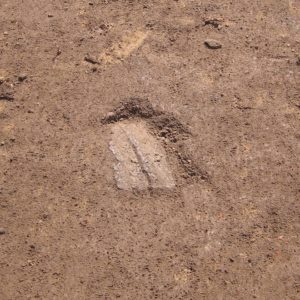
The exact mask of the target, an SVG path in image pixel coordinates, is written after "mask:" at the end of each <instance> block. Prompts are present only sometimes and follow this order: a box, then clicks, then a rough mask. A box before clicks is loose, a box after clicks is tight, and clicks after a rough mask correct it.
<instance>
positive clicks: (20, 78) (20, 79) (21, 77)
mask: <svg viewBox="0 0 300 300" xmlns="http://www.w3.org/2000/svg"><path fill="white" fill-rule="evenodd" d="M26 79H27V75H25V74H21V75H19V76H18V80H19V81H20V82H23V81H24V80H26Z"/></svg>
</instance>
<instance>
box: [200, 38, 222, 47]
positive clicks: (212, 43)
mask: <svg viewBox="0 0 300 300" xmlns="http://www.w3.org/2000/svg"><path fill="white" fill-rule="evenodd" d="M204 44H205V46H206V47H207V48H209V49H220V48H222V44H221V43H220V42H218V41H216V40H210V39H209V40H206V41H205V42H204Z"/></svg>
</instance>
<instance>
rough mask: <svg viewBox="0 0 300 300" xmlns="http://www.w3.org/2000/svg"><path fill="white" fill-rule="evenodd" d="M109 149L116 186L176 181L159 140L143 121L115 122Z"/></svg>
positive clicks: (154, 185)
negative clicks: (111, 153)
mask: <svg viewBox="0 0 300 300" xmlns="http://www.w3.org/2000/svg"><path fill="white" fill-rule="evenodd" d="M110 150H111V151H112V152H113V154H114V155H115V157H116V163H115V165H114V170H115V177H116V181H117V186H118V188H120V189H124V190H133V189H139V190H145V189H148V188H174V187H175V181H174V178H173V175H172V172H171V170H170V167H169V165H168V163H167V160H166V154H165V151H164V149H163V147H162V146H161V145H160V144H159V142H158V141H157V140H156V139H155V138H154V137H153V136H152V135H151V134H150V133H149V132H148V130H147V127H146V125H145V124H144V123H142V122H138V123H133V122H131V123H125V122H124V123H117V124H115V125H114V126H113V129H112V140H111V142H110Z"/></svg>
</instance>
